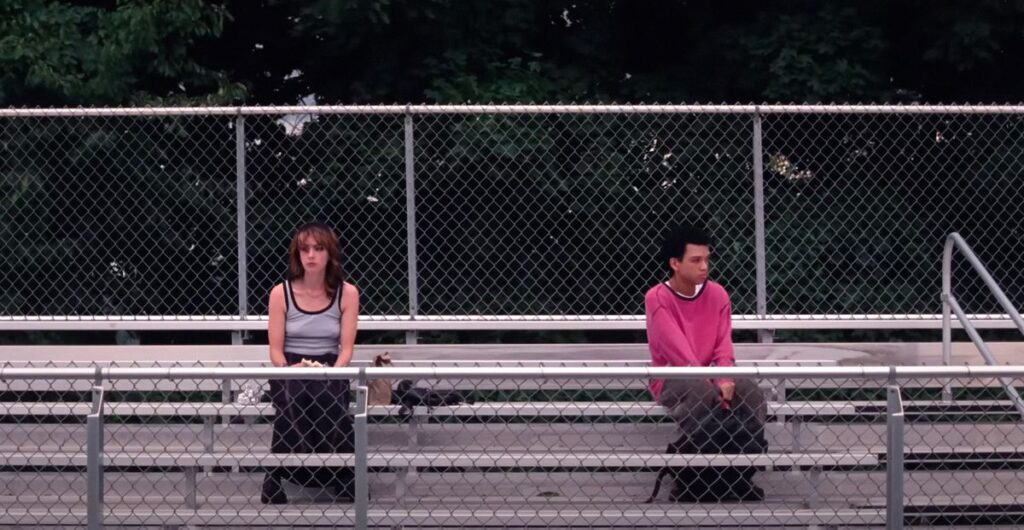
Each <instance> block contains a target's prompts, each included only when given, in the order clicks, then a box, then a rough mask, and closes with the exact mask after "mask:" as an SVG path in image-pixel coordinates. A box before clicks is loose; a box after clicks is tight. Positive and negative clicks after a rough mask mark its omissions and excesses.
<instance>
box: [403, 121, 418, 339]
mask: <svg viewBox="0 0 1024 530" xmlns="http://www.w3.org/2000/svg"><path fill="white" fill-rule="evenodd" d="M405 109H406V110H405V127H404V128H405V223H406V224H405V230H406V238H407V241H408V242H407V244H406V247H407V252H408V257H409V318H410V319H411V320H416V315H417V313H419V285H418V281H417V272H416V265H417V263H416V160H415V158H414V156H415V153H414V150H413V123H412V112H411V110H410V108H409V106H408V105H406V107H405ZM416 341H417V332H416V331H415V330H407V331H406V332H405V343H406V344H416Z"/></svg>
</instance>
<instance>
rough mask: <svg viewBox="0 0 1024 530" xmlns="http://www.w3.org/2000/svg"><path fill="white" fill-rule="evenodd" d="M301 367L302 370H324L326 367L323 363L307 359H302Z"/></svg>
mask: <svg viewBox="0 0 1024 530" xmlns="http://www.w3.org/2000/svg"><path fill="white" fill-rule="evenodd" d="M302 367H303V368H326V367H327V365H325V364H324V363H322V362H320V361H310V360H309V359H303V360H302Z"/></svg>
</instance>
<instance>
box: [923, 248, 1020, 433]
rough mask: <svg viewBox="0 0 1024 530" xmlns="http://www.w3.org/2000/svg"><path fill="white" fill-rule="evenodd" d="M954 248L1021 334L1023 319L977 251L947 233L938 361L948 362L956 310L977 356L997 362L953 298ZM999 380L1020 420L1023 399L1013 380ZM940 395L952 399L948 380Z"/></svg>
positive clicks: (991, 362) (943, 266) (989, 362)
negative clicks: (952, 316) (977, 352)
mask: <svg viewBox="0 0 1024 530" xmlns="http://www.w3.org/2000/svg"><path fill="white" fill-rule="evenodd" d="M954 247H955V248H956V249H958V250H960V253H961V254H962V255H963V256H964V258H966V259H967V262H968V263H970V264H971V267H972V268H974V271H975V272H977V273H978V275H979V276H981V279H982V281H984V282H985V286H986V287H988V290H989V291H990V292H991V293H992V294H993V295H994V296H995V297H996V300H997V301H998V302H999V305H1001V306H1002V307H1003V310H1004V311H1006V314H1007V315H1009V316H1010V319H1011V320H1012V321H1013V323H1014V325H1016V326H1017V330H1018V331H1020V333H1021V335H1024V318H1021V315H1020V312H1018V311H1017V308H1015V307H1014V306H1013V303H1012V302H1010V299H1009V298H1008V297H1007V296H1006V293H1005V292H1003V289H1002V288H1000V287H999V284H997V283H996V281H995V279H994V278H992V275H991V274H989V272H988V269H986V268H985V265H983V264H982V263H981V260H980V259H978V256H977V254H975V253H974V251H973V250H971V247H970V246H969V245H968V244H967V242H966V241H964V238H963V237H962V236H960V234H958V233H956V232H952V233H950V234H949V235H948V236H946V246H945V249H944V250H943V253H942V362H943V364H945V365H947V366H948V365H949V364H950V363H951V361H952V356H953V329H952V318H951V314H950V313H951V312H952V313H956V317H957V319H958V320H959V321H960V324H961V325H962V326H963V328H964V330H965V331H966V332H967V335H968V336H969V337H970V338H971V342H973V343H974V346H975V347H977V348H978V351H979V352H980V353H981V357H982V358H983V359H984V360H985V363H986V364H988V365H989V366H996V365H997V364H998V363H997V361H996V358H995V356H994V355H993V354H992V350H990V349H989V348H988V345H987V344H985V341H984V339H982V338H981V335H979V334H978V330H977V329H975V327H974V324H972V323H971V320H970V318H968V316H967V314H966V313H964V310H963V308H962V307H960V303H959V302H958V301H957V299H956V297H955V296H953V249H954ZM1000 382H1001V383H1002V384H1003V388H1005V389H1006V394H1007V395H1009V396H1010V399H1011V400H1012V401H1013V404H1014V406H1016V407H1017V411H1018V412H1020V415H1021V419H1022V420H1024V401H1021V398H1020V394H1019V393H1018V392H1017V389H1015V388H1013V382H1012V381H1010V380H1009V379H1005V378H1000ZM943 394H944V397H945V398H946V399H947V400H949V399H952V397H953V396H952V392H951V390H950V387H949V386H948V383H947V384H946V385H945V386H944V387H943Z"/></svg>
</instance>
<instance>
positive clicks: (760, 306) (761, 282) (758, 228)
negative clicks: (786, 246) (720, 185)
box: [754, 112, 773, 344]
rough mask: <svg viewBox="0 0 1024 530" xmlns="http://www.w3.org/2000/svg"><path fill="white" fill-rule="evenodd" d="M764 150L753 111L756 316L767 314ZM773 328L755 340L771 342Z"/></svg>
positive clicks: (759, 127)
mask: <svg viewBox="0 0 1024 530" xmlns="http://www.w3.org/2000/svg"><path fill="white" fill-rule="evenodd" d="M764 239H765V236H764V152H763V149H762V146H761V114H760V113H758V112H755V113H754V259H755V273H754V274H755V281H756V284H757V285H756V296H757V316H758V317H760V318H765V317H766V316H767V315H768V285H767V267H766V266H765V251H764ZM772 335H773V330H770V329H758V330H757V340H758V342H762V343H766V344H768V343H771V342H772Z"/></svg>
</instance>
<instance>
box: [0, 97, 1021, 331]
mask: <svg viewBox="0 0 1024 530" xmlns="http://www.w3.org/2000/svg"><path fill="white" fill-rule="evenodd" d="M1022 112H1024V109H1022V108H1017V107H856V106H854V107H812V106H788V107H778V106H774V107H773V106H763V107H755V106H731V107H728V106H726V107H669V106H654V107H639V106H638V107H628V106H626V107H599V106H598V107H593V106H592V107H572V106H565V107H529V106H525V107H324V108H241V109H231V108H213V109H184V108H182V109H110V110H102V109H62V110H5V111H0V175H2V180H0V182H2V183H3V186H4V196H5V199H4V202H3V205H2V207H0V241H2V243H0V251H2V252H0V254H2V256H3V257H2V258H0V278H2V282H3V288H2V289H0V316H3V317H8V318H19V319H21V318H27V319H28V320H33V319H39V318H48V317H57V319H58V320H66V319H70V320H76V319H82V318H88V317H101V318H106V319H114V320H118V319H121V320H123V319H125V318H131V319H142V320H147V319H148V320H167V319H204V318H207V319H208V318H210V317H213V316H220V317H225V316H227V317H230V316H235V317H240V316H242V317H244V316H250V317H251V316H257V315H262V314H264V313H265V310H266V293H267V292H269V289H270V288H271V287H272V286H273V284H274V283H276V282H277V281H279V280H280V279H281V277H282V275H283V273H284V270H285V266H286V265H285V264H286V259H285V252H286V245H287V242H288V240H289V238H290V236H291V232H292V230H294V228H295V227H296V226H297V225H299V224H300V223H302V222H305V221H308V220H323V221H326V222H327V223H329V224H331V225H333V226H335V227H336V228H337V230H338V232H339V233H340V234H341V237H342V241H343V246H344V249H343V251H344V258H345V262H346V263H345V265H346V267H347V268H348V270H349V271H350V273H351V277H352V278H353V280H354V281H355V282H356V283H357V284H358V285H359V286H360V287H361V289H362V291H363V293H364V296H363V314H364V315H365V316H366V317H367V318H368V319H369V320H373V319H381V318H383V319H388V318H389V317H390V318H401V319H408V318H409V317H410V315H417V316H420V317H427V318H430V317H434V318H445V317H455V316H470V317H478V318H479V317H488V316H490V317H496V318H506V319H507V318H512V319H515V318H516V317H517V316H518V317H521V318H540V319H541V320H543V319H545V318H550V319H563V320H564V319H584V320H586V319H592V318H595V317H611V318H635V315H641V314H642V312H643V311H642V299H643V293H644V290H645V289H646V288H647V287H648V286H650V285H651V284H653V283H655V282H656V281H658V280H659V279H660V277H661V275H662V273H661V272H660V267H659V265H658V264H657V263H656V262H655V260H654V257H653V256H654V250H655V248H656V245H657V240H658V238H659V236H660V234H661V232H662V231H663V229H664V228H665V227H666V226H667V225H668V224H670V223H672V222H674V221H679V220H682V219H698V220H700V221H702V222H703V223H704V224H706V225H707V226H708V227H709V229H710V231H711V232H713V234H714V235H715V237H716V239H717V244H716V245H715V260H714V271H713V272H714V277H715V278H716V279H717V280H719V281H720V282H721V283H723V284H724V285H725V286H726V287H727V288H728V289H729V291H730V293H731V295H732V300H733V307H734V313H736V314H737V315H748V316H762V317H763V316H769V317H771V316H775V317H781V316H785V315H830V316H841V315H846V316H848V317H850V318H857V315H862V316H863V315H884V316H887V317H888V318H891V319H895V320H908V319H915V318H921V317H922V316H924V315H929V316H931V315H935V314H937V313H939V311H940V302H939V299H938V296H937V293H938V292H939V282H940V275H939V263H940V256H941V249H942V243H943V236H944V235H945V234H946V233H948V232H950V231H959V232H960V233H962V234H963V235H964V237H965V238H966V239H967V241H968V242H969V243H970V244H971V245H972V247H973V248H974V249H975V250H976V251H977V252H978V254H979V255H980V256H981V259H982V261H983V262H984V263H986V264H989V266H990V267H991V269H992V272H993V274H994V276H995V277H996V279H997V280H998V281H1000V282H1001V283H1002V284H1003V285H1004V286H1005V287H1006V290H1007V292H1008V293H1009V294H1010V296H1011V298H1013V301H1014V303H1015V304H1016V305H1017V306H1018V307H1019V306H1021V305H1024V304H1022V303H1021V302H1024V300H1022V299H1021V298H1020V297H1021V295H1020V293H1021V292H1024V289H1022V287H1024V276H1022V274H1024V272H1022V271H1024V254H1022V253H1021V252H1020V248H1022V243H1024V230H1022V229H1021V228H1020V226H1019V223H1017V222H1016V221H1015V220H1016V219H1019V218H1021V216H1022V214H1024V212H1022V208H1024V206H1022V205H1024V197H1022V196H1021V193H1024V191H1022V190H1024V186H1021V185H1020V183H1021V182H1022V178H1024V177H1022V170H1024V118H1022V116H1024V114H1022ZM956 276H957V278H958V279H959V277H960V275H956ZM972 278H973V275H968V276H965V278H964V282H963V285H962V286H961V288H960V289H961V290H962V293H961V294H960V297H961V300H962V301H963V302H964V306H965V307H966V308H968V310H969V312H971V313H979V314H985V313H1002V311H1001V309H1000V308H999V307H998V306H997V305H996V304H995V303H994V301H993V300H991V299H990V298H989V297H988V296H987V294H986V293H985V292H984V291H983V290H981V289H977V287H979V286H980V284H976V283H972V282H974V280H973V279H972ZM129 316H130V317H129ZM638 325H640V324H638Z"/></svg>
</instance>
